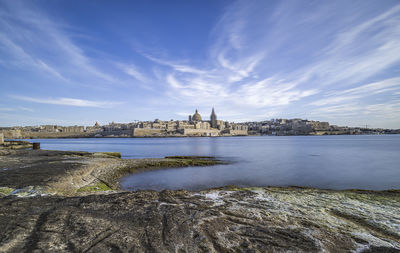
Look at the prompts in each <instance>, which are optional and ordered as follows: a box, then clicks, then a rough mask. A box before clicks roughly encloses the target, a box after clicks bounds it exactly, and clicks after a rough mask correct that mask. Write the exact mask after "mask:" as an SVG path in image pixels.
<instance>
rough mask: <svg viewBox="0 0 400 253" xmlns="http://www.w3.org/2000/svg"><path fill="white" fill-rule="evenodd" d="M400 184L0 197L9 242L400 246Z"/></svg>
mask: <svg viewBox="0 0 400 253" xmlns="http://www.w3.org/2000/svg"><path fill="white" fill-rule="evenodd" d="M399 210H400V195H399V193H397V192H350V191H343V192H337V191H323V190H315V189H298V188H297V189H295V188H254V189H248V190H239V189H220V190H207V191H201V192H186V191H163V192H160V193H158V192H154V191H139V192H123V193H113V194H102V195H91V196H80V197H60V196H46V197H30V198H18V197H15V196H8V197H4V198H2V199H0V227H1V228H2V229H1V230H0V238H1V239H0V251H1V252H287V251H290V252H324V251H325V252H349V251H355V252H400V212H399Z"/></svg>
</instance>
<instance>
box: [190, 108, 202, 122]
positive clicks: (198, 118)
mask: <svg viewBox="0 0 400 253" xmlns="http://www.w3.org/2000/svg"><path fill="white" fill-rule="evenodd" d="M192 120H193V121H201V116H200V114H199V112H198V111H197V109H196V112H195V113H194V114H193V117H192Z"/></svg>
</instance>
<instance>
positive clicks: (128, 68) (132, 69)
mask: <svg viewBox="0 0 400 253" xmlns="http://www.w3.org/2000/svg"><path fill="white" fill-rule="evenodd" d="M118 66H119V68H121V69H122V70H123V71H124V72H125V73H126V74H127V75H129V76H132V77H133V78H135V79H136V80H138V81H141V82H144V83H145V82H148V81H149V79H148V78H147V77H146V76H145V75H144V74H143V73H141V72H140V71H138V69H137V67H136V66H135V65H133V64H129V65H123V64H118Z"/></svg>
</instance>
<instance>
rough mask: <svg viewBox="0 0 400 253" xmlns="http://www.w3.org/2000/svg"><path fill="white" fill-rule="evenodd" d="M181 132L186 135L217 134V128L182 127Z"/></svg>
mask: <svg viewBox="0 0 400 253" xmlns="http://www.w3.org/2000/svg"><path fill="white" fill-rule="evenodd" d="M183 134H184V135H187V136H218V135H219V130H217V129H183Z"/></svg>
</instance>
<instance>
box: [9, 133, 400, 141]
mask: <svg viewBox="0 0 400 253" xmlns="http://www.w3.org/2000/svg"><path fill="white" fill-rule="evenodd" d="M381 135H398V133H385V134H322V135H319V134H297V135H294V134H293V135H292V134H287V135H261V134H259V135H221V136H101V137H100V136H97V137H96V136H60V137H40V138H36V137H23V138H7V139H9V140H40V139H113V138H117V139H118V138H120V139H148V138H221V137H261V136H268V137H273V136H275V137H288V136H294V137H295V136H324V137H326V136H381Z"/></svg>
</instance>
